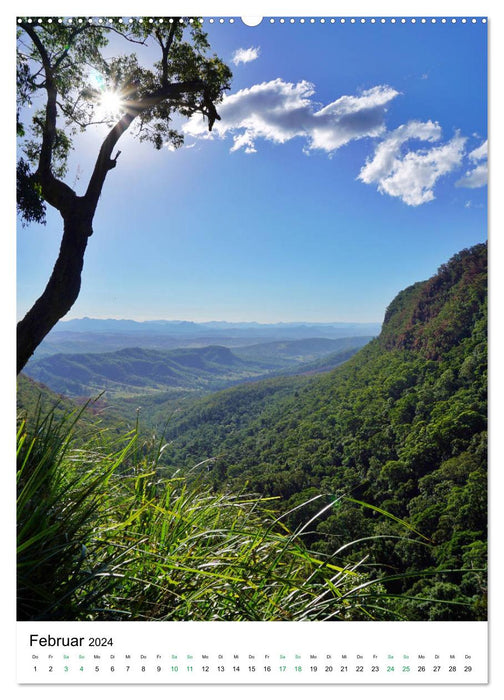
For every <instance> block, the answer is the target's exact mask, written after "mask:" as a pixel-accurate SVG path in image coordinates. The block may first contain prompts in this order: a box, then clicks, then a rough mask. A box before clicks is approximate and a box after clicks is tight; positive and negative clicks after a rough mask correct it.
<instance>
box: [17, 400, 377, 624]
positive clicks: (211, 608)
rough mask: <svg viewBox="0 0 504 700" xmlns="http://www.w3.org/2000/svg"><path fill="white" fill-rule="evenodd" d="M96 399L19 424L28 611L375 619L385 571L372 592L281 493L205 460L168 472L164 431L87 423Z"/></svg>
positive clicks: (22, 586)
mask: <svg viewBox="0 0 504 700" xmlns="http://www.w3.org/2000/svg"><path fill="white" fill-rule="evenodd" d="M84 412H85V407H83V408H81V409H80V410H78V411H75V412H73V413H70V414H68V413H67V414H66V415H65V416H64V417H63V418H60V417H56V415H55V411H54V409H53V410H52V411H50V412H49V413H48V414H46V415H43V414H42V412H41V411H40V410H37V411H36V413H35V416H34V417H33V418H31V419H27V418H24V419H23V420H21V421H20V424H19V429H18V451H17V460H18V472H17V483H18V501H17V511H18V516H17V518H18V550H17V552H18V619H20V620H123V619H124V620H128V619H137V620H312V619H317V620H320V619H369V618H373V617H374V616H375V613H374V612H373V607H375V608H376V609H377V610H378V609H379V608H381V606H382V603H381V602H379V601H380V595H381V593H382V590H381V588H380V586H379V584H373V589H374V594H375V596H376V598H374V599H373V604H372V606H369V605H364V601H365V596H364V592H365V591H366V589H367V584H366V577H365V576H364V575H363V574H360V573H359V571H358V566H357V565H355V564H352V565H349V566H348V568H346V567H345V566H341V565H339V564H338V563H335V561H333V560H331V559H330V558H329V559H328V558H326V557H322V556H321V555H318V554H317V553H314V552H311V551H310V550H308V549H307V548H306V547H305V545H304V544H303V541H302V539H301V532H298V533H295V532H294V533H293V532H290V531H289V530H288V529H287V528H286V527H285V525H283V523H282V518H278V517H277V515H276V514H275V513H274V511H273V509H272V504H271V502H270V501H271V500H274V499H261V498H258V497H257V496H249V495H247V494H243V493H242V494H236V493H226V492H225V493H215V492H213V491H211V490H210V487H209V485H208V484H207V483H206V481H205V470H204V468H203V469H200V470H195V472H193V474H192V475H181V474H175V475H173V476H171V477H170V478H167V477H166V476H164V474H163V470H162V468H161V467H160V457H161V454H162V451H163V449H164V445H163V443H162V441H158V442H157V443H155V442H154V440H150V443H149V444H147V443H146V442H145V441H144V442H142V441H140V439H139V435H138V430H133V431H132V432H130V433H127V434H126V435H124V436H122V437H120V438H117V437H113V436H109V435H108V433H107V431H106V430H104V429H100V428H99V427H94V428H92V429H89V425H88V429H87V433H86V434H83V433H82V432H81V426H82V415H83V413H84ZM310 522H311V521H309V522H308V523H307V524H306V526H305V527H307V526H308V525H309V524H310ZM303 529H304V528H303Z"/></svg>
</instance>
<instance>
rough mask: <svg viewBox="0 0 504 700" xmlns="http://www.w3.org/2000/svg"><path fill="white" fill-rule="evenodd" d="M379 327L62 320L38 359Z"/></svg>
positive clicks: (367, 331) (231, 344)
mask: <svg viewBox="0 0 504 700" xmlns="http://www.w3.org/2000/svg"><path fill="white" fill-rule="evenodd" d="M380 328H381V326H380V324H379V323H272V324H266V323H230V322H229V323H228V322H226V321H209V322H206V323H195V322H192V321H132V320H128V319H124V320H118V319H99V318H80V319H73V320H71V321H60V322H59V323H58V324H57V325H56V326H55V328H54V329H53V331H52V332H51V333H49V335H48V336H47V337H46V338H45V340H44V341H43V342H42V343H41V345H40V346H39V348H38V349H37V351H36V353H35V356H34V358H37V359H38V358H41V357H45V356H47V355H54V354H56V353H88V352H93V353H94V352H113V351H115V350H122V349H124V348H131V347H142V348H151V349H156V350H171V349H176V348H187V347H192V348H196V347H205V346H208V345H221V346H224V347H228V348H238V347H243V346H248V345H255V344H258V343H265V342H283V341H293V340H305V339H307V338H320V339H324V338H326V339H338V338H349V337H359V338H362V337H366V338H371V337H375V336H377V335H378V334H379V332H380Z"/></svg>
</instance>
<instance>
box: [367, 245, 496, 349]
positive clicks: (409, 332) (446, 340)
mask: <svg viewBox="0 0 504 700" xmlns="http://www.w3.org/2000/svg"><path fill="white" fill-rule="evenodd" d="M486 296H487V246H486V244H485V243H481V244H479V245H476V246H474V247H472V248H469V249H466V250H462V251H461V252H460V253H457V254H456V255H454V256H453V257H452V258H451V260H449V262H447V263H446V264H444V265H442V266H441V267H440V268H439V270H438V272H437V274H436V275H434V277H431V279H429V280H427V281H425V282H417V283H416V284H414V285H412V286H411V287H408V288H407V289H405V290H404V291H402V292H400V293H399V294H398V295H397V296H396V298H395V299H394V300H393V301H392V303H391V304H390V305H389V307H388V308H387V311H386V313H385V319H384V325H383V329H382V332H381V335H380V343H381V344H382V346H383V347H384V348H386V349H392V348H402V349H408V350H417V351H420V352H421V354H422V355H423V356H424V357H426V358H427V359H433V360H435V359H439V358H441V357H443V356H444V355H445V354H446V352H447V351H449V350H450V349H451V348H452V347H453V346H454V345H456V344H457V343H459V342H460V341H461V340H463V339H464V338H466V337H469V336H470V335H471V333H472V331H473V328H474V325H475V323H477V322H478V321H479V320H480V319H481V318H482V316H483V315H484V313H485V307H486Z"/></svg>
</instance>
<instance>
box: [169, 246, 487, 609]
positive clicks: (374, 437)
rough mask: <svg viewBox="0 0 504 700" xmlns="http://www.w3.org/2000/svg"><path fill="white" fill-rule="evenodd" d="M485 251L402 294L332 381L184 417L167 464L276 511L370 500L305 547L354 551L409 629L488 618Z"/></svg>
mask: <svg viewBox="0 0 504 700" xmlns="http://www.w3.org/2000/svg"><path fill="white" fill-rule="evenodd" d="M486 252H487V251H486V245H483V244H481V245H478V246H475V247H473V248H471V249H469V250H464V251H462V252H461V253H458V254H457V255H455V256H454V257H453V258H452V259H451V260H450V261H449V262H448V263H447V264H446V265H443V266H442V267H441V268H440V270H439V271H438V273H437V274H436V275H435V276H433V277H432V278H431V279H430V280H427V281H425V282H421V283H417V284H415V285H413V286H411V287H409V288H408V289H407V290H405V291H404V292H401V293H400V294H399V295H398V296H397V297H396V299H394V300H393V302H392V303H391V304H390V306H389V307H388V309H387V312H386V315H385V322H384V326H383V330H382V332H381V334H380V336H379V337H378V338H377V339H376V340H374V341H372V342H371V343H369V344H368V345H367V346H366V347H364V348H363V349H361V350H360V351H359V352H358V353H357V354H356V355H354V356H353V357H352V358H351V359H350V360H349V361H348V362H346V363H345V364H344V365H342V366H341V367H340V368H338V369H336V370H334V371H333V372H331V373H329V374H326V375H323V376H320V377H314V378H311V379H310V381H304V382H302V383H299V384H297V385H296V386H293V385H292V386H289V385H288V380H282V382H283V383H282V382H280V381H279V380H271V381H270V382H267V383H259V384H254V385H253V386H240V387H238V388H235V389H232V390H227V391H225V392H222V393H220V394H214V395H212V396H209V397H206V398H204V399H201V400H200V401H199V402H198V403H196V404H195V405H194V406H193V407H189V408H188V409H187V410H185V411H181V412H180V413H178V414H177V415H176V416H174V418H173V420H172V422H171V423H170V426H169V434H168V438H169V439H171V440H172V443H171V445H170V448H169V450H167V456H168V458H169V461H170V463H171V464H172V465H178V466H183V465H186V466H187V467H189V466H192V465H193V464H195V463H197V462H199V461H201V460H203V459H207V458H212V459H213V460H214V461H213V474H214V481H215V483H216V484H221V483H222V482H223V481H228V482H231V483H233V484H235V486H236V487H239V486H241V485H243V484H244V483H247V484H248V486H249V488H253V489H254V490H255V491H257V492H258V493H261V494H267V495H276V496H281V497H282V499H283V500H282V501H281V503H282V510H284V511H285V510H286V509H287V508H289V507H294V506H295V505H296V504H297V503H299V502H301V501H305V500H307V498H309V497H310V496H313V495H315V494H319V493H324V494H326V498H327V503H330V502H331V501H334V499H335V498H338V497H339V496H342V495H345V496H350V497H352V498H353V499H354V500H356V501H365V502H366V503H367V504H370V505H371V506H372V508H370V507H367V506H362V505H358V504H356V503H351V504H350V503H348V502H347V503H344V502H339V501H337V504H338V505H337V507H336V506H335V507H334V508H332V509H329V510H328V511H327V513H326V516H325V517H324V518H319V519H318V521H317V523H316V524H313V528H312V534H311V535H310V541H311V542H312V543H313V545H314V546H315V547H316V548H318V549H324V550H325V551H327V552H329V551H330V552H334V551H336V550H337V549H338V548H339V547H341V546H343V545H344V544H346V543H348V542H355V544H354V545H353V547H352V554H353V556H354V557H355V560H356V561H360V559H362V558H365V559H366V564H365V565H366V566H367V567H368V568H369V570H370V571H371V572H373V573H375V574H377V575H383V574H384V573H387V574H389V575H391V576H392V580H391V581H390V582H389V584H388V587H389V591H390V592H391V593H393V594H394V595H397V596H398V599H397V600H398V608H399V610H400V613H401V615H403V616H404V617H405V618H406V619H474V618H477V619H485V615H486V611H485V610H486V609H485V595H486V587H485V578H484V575H483V574H482V573H481V572H480V571H479V570H480V569H483V568H484V567H485V564H486V555H485V552H486V420H487V415H486V413H487V399H486V391H487V384H486V363H487V316H486V289H487V277H486V276H487V266H486ZM297 381H298V382H299V380H297ZM286 382H287V383H286ZM381 511H387V512H388V513H390V514H391V516H393V518H395V520H394V519H392V518H391V517H385V516H384V515H383V514H382V513H381ZM296 519H297V512H295V513H293V515H292V517H291V524H292V525H296V524H298V523H297V522H296ZM399 521H406V522H407V523H408V524H409V526H410V527H412V528H414V530H415V532H412V531H411V530H408V529H407V528H406V526H404V525H402V524H401V523H400V522H399ZM377 535H380V537H381V536H382V535H383V538H382V539H380V540H378V541H377V540H373V543H372V544H370V541H369V540H365V539H364V538H369V537H371V536H373V537H375V536H377ZM420 569H428V570H430V571H431V572H432V573H431V575H430V576H429V577H427V578H426V577H423V578H419V577H416V576H415V572H417V571H419V570H420ZM405 576H406V578H405ZM404 596H413V597H415V598H416V599H417V602H416V603H415V604H413V603H411V602H409V601H408V600H406V598H404ZM462 601H464V602H465V603H466V604H467V602H468V601H469V602H470V606H471V608H470V611H469V612H468V608H467V607H463V606H461V605H460V603H461V602H462Z"/></svg>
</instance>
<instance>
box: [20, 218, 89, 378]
mask: <svg viewBox="0 0 504 700" xmlns="http://www.w3.org/2000/svg"><path fill="white" fill-rule="evenodd" d="M92 217H93V213H92V212H90V211H89V207H86V208H84V207H83V206H79V205H76V206H75V207H73V208H72V211H71V212H70V213H69V214H67V215H66V216H65V217H64V219H63V220H64V229H63V238H62V241H61V246H60V251H59V255H58V259H57V260H56V264H55V265H54V269H53V271H52V274H51V277H50V279H49V282H48V283H47V286H46V288H45V290H44V292H43V294H42V296H41V297H40V298H39V299H37V301H36V302H35V304H34V305H33V306H32V308H31V309H30V310H29V311H28V313H27V314H26V316H25V317H24V318H23V320H22V321H19V323H18V324H17V372H18V374H19V372H21V370H22V369H23V367H24V366H25V365H26V363H27V362H28V360H29V359H30V357H31V356H32V355H33V353H34V351H35V349H36V348H37V346H38V345H39V344H40V343H41V342H42V340H43V339H44V338H45V336H46V335H47V334H48V333H49V331H50V330H51V329H52V328H53V327H54V326H55V325H56V323H57V322H58V321H59V320H60V318H62V317H63V316H65V314H67V313H68V311H69V310H70V309H71V308H72V305H73V304H74V302H75V300H76V299H77V297H78V296H79V291H80V286H81V272H82V266H83V263H84V252H85V250H86V246H87V241H88V238H89V236H91V234H92V233H93V228H92Z"/></svg>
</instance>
